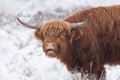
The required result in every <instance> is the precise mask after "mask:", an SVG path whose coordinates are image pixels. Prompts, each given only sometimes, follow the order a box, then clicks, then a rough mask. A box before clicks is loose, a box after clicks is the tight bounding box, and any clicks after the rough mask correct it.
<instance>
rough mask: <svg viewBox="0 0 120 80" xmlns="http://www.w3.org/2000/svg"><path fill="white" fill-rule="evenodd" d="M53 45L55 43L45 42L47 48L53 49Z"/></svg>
mask: <svg viewBox="0 0 120 80" xmlns="http://www.w3.org/2000/svg"><path fill="white" fill-rule="evenodd" d="M54 46H55V43H46V44H45V47H46V48H47V49H54Z"/></svg>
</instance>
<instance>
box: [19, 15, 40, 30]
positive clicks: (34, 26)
mask: <svg viewBox="0 0 120 80" xmlns="http://www.w3.org/2000/svg"><path fill="white" fill-rule="evenodd" d="M17 20H18V21H19V22H20V23H21V24H23V25H24V26H26V27H28V28H32V29H40V28H41V26H42V25H41V24H36V23H34V24H30V23H26V22H23V21H21V20H20V19H19V18H18V17H17Z"/></svg>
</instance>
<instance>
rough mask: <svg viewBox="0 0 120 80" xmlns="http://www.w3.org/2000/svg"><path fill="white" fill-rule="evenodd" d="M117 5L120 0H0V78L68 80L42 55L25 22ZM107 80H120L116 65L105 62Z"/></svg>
mask: <svg viewBox="0 0 120 80" xmlns="http://www.w3.org/2000/svg"><path fill="white" fill-rule="evenodd" d="M113 4H120V0H106V1H104V0H0V80H72V78H73V75H71V74H70V73H69V72H68V71H67V70H66V68H65V65H64V64H62V63H60V62H59V60H57V59H53V58H49V57H46V56H45V54H44V52H43V50H42V48H41V44H40V43H39V41H37V40H36V39H35V38H34V35H33V32H34V30H32V29H29V28H25V27H23V26H22V25H21V24H20V23H18V21H17V20H16V16H20V17H21V18H23V19H25V20H26V21H28V22H39V23H42V22H45V21H48V20H51V19H62V18H64V17H65V16H67V15H70V14H71V13H73V12H75V11H77V10H79V9H82V8H86V7H96V6H108V5H113ZM106 69H107V80H120V66H118V65H117V66H112V67H111V66H109V65H106Z"/></svg>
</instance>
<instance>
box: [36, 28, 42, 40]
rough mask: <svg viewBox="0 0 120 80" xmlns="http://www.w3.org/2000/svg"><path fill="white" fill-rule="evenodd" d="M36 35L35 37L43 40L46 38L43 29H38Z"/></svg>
mask: <svg viewBox="0 0 120 80" xmlns="http://www.w3.org/2000/svg"><path fill="white" fill-rule="evenodd" d="M34 35H35V37H36V38H37V39H38V40H41V41H43V40H44V37H43V34H42V31H41V30H40V29H38V30H36V31H35V33H34Z"/></svg>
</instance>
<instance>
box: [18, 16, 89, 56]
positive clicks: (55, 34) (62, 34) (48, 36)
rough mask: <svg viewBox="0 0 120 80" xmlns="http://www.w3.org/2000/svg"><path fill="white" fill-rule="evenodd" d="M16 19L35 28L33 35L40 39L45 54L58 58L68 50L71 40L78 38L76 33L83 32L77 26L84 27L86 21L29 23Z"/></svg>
mask: <svg viewBox="0 0 120 80" xmlns="http://www.w3.org/2000/svg"><path fill="white" fill-rule="evenodd" d="M17 19H18V21H19V22H20V23H22V24H23V25H25V26H27V27H29V28H33V29H36V31H35V36H36V38H37V39H38V40H41V41H42V43H43V45H42V47H43V50H44V52H45V54H46V55H47V56H49V57H58V58H59V57H60V56H62V55H64V54H65V53H66V52H67V51H68V49H69V46H70V44H72V42H73V41H75V40H77V39H79V38H80V35H78V34H81V35H82V34H83V33H82V31H81V29H78V27H84V26H85V25H86V24H87V23H88V20H86V21H84V22H79V23H69V22H66V21H62V20H61V21H60V20H59V21H49V22H46V23H44V24H42V25H41V24H29V23H25V22H22V21H21V20H20V19H19V18H17Z"/></svg>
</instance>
